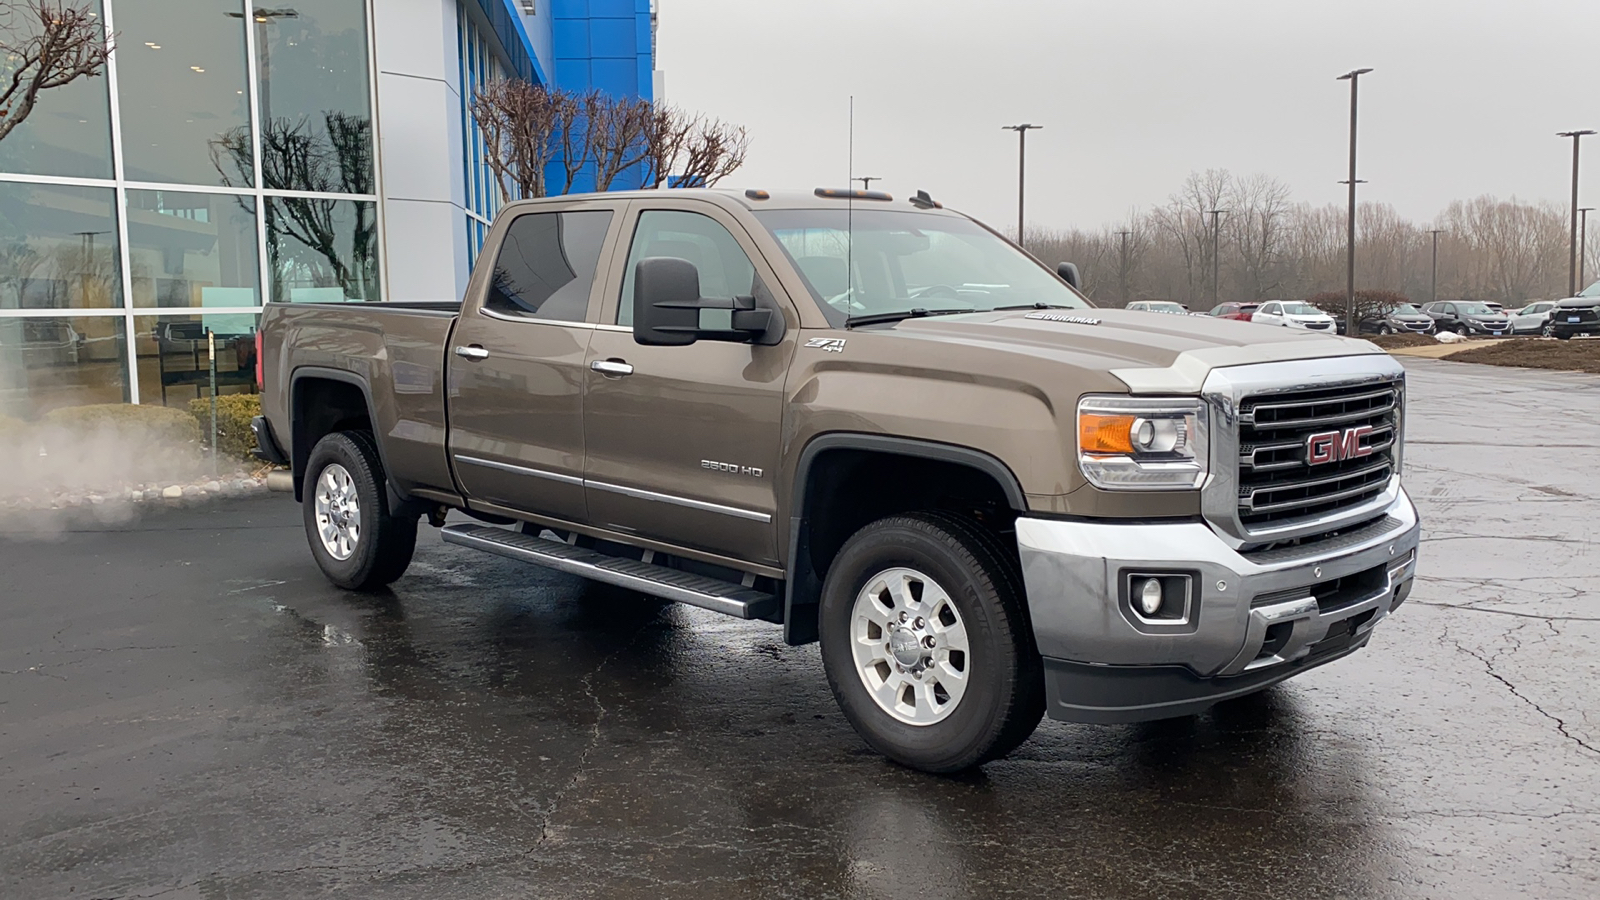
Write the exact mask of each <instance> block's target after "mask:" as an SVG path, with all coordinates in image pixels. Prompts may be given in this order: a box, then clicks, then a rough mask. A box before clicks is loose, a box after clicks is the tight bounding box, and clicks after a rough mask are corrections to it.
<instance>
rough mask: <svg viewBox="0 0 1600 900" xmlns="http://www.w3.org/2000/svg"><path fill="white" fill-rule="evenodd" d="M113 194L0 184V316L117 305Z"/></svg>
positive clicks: (109, 191)
mask: <svg viewBox="0 0 1600 900" xmlns="http://www.w3.org/2000/svg"><path fill="white" fill-rule="evenodd" d="M115 202H116V192H115V191H113V190H112V189H110V188H98V187H72V186H68V185H59V184H21V183H17V182H0V310H4V309H105V308H108V307H118V306H121V305H122V279H121V256H120V254H119V253H118V248H117V215H116V209H115Z"/></svg>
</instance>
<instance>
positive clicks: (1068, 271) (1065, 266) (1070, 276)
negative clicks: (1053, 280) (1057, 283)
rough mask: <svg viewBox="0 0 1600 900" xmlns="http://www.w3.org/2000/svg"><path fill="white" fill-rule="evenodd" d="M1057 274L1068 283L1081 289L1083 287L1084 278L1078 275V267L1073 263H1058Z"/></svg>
mask: <svg viewBox="0 0 1600 900" xmlns="http://www.w3.org/2000/svg"><path fill="white" fill-rule="evenodd" d="M1056 274H1057V275H1060V276H1061V280H1062V281H1065V282H1066V283H1067V284H1070V285H1072V286H1073V287H1075V288H1078V289H1080V290H1081V289H1082V288H1083V279H1082V278H1081V277H1080V276H1079V275H1078V267H1077V266H1076V265H1074V264H1073V263H1069V262H1064V263H1058V264H1057V265H1056Z"/></svg>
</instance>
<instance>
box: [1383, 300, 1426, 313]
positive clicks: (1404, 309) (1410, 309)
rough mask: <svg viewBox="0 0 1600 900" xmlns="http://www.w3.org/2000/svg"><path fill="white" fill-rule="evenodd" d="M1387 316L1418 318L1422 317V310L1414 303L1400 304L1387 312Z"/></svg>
mask: <svg viewBox="0 0 1600 900" xmlns="http://www.w3.org/2000/svg"><path fill="white" fill-rule="evenodd" d="M1389 314H1390V315H1392V316H1420V315H1422V310H1421V308H1419V307H1418V306H1417V305H1416V304H1415V303H1402V304H1400V305H1399V306H1396V307H1395V308H1394V309H1391V310H1389Z"/></svg>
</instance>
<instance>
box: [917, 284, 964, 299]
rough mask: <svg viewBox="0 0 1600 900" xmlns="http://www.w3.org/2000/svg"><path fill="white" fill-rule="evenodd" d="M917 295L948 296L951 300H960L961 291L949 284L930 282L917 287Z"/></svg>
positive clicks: (919, 296)
mask: <svg viewBox="0 0 1600 900" xmlns="http://www.w3.org/2000/svg"><path fill="white" fill-rule="evenodd" d="M915 296H916V297H918V298H921V297H948V298H950V299H951V300H960V299H961V292H960V291H958V290H956V289H955V288H953V287H951V286H950V285H948V284H928V285H923V286H922V287H919V288H917V290H916V293H915Z"/></svg>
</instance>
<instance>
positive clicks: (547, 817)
mask: <svg viewBox="0 0 1600 900" xmlns="http://www.w3.org/2000/svg"><path fill="white" fill-rule="evenodd" d="M670 609H671V607H666V608H664V609H662V610H661V611H660V612H658V613H656V615H654V616H652V617H651V618H650V619H649V620H648V621H646V622H645V623H644V624H642V625H640V626H639V628H638V630H637V631H635V632H634V633H633V635H632V636H631V637H629V638H628V640H627V641H625V642H623V644H622V646H621V647H618V648H617V649H616V650H613V651H612V652H611V653H608V654H606V657H605V658H604V659H602V660H600V662H599V664H598V665H596V666H595V667H594V668H593V669H591V670H590V671H589V673H588V674H586V675H584V676H583V680H582V681H581V682H579V683H580V684H582V685H583V694H584V696H585V697H587V698H589V700H590V701H591V702H593V703H594V707H595V717H594V725H592V726H590V729H589V741H588V743H586V744H585V745H584V747H583V750H582V752H580V753H579V754H578V762H577V765H576V767H575V768H574V769H573V772H572V777H571V778H570V779H568V780H567V784H566V786H565V787H562V788H561V789H560V790H558V791H556V792H555V794H554V795H553V796H552V797H551V798H550V806H549V808H548V810H547V811H546V812H545V814H544V817H543V818H544V821H543V822H541V823H540V824H539V839H538V840H536V841H534V842H533V846H532V847H529V848H528V854H529V855H532V854H533V853H535V852H536V851H538V849H539V848H540V847H542V846H544V845H545V843H546V842H548V841H549V839H550V836H551V828H550V825H551V823H552V822H553V821H555V817H556V813H557V812H559V811H560V809H561V801H562V800H564V799H566V796H567V794H568V793H570V792H571V791H572V790H573V789H574V788H576V787H577V786H578V784H579V783H580V782H581V781H583V777H584V773H585V770H586V769H587V768H588V765H589V754H591V753H593V752H594V749H595V748H596V747H598V746H599V745H600V728H601V725H602V724H603V723H604V722H605V718H606V707H605V704H604V703H602V702H600V695H599V694H596V693H595V690H594V679H595V676H597V675H599V674H600V672H601V671H602V670H604V669H605V667H606V666H608V665H610V664H611V661H612V660H614V659H616V658H617V657H618V656H621V655H622V654H624V653H626V652H628V651H629V650H631V649H633V645H634V644H636V643H638V642H639V638H640V637H642V636H643V635H644V633H645V631H646V630H648V629H649V628H650V627H651V626H652V625H655V624H657V623H659V622H660V621H661V619H662V617H663V616H665V615H666V614H667V612H668V610H670Z"/></svg>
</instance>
